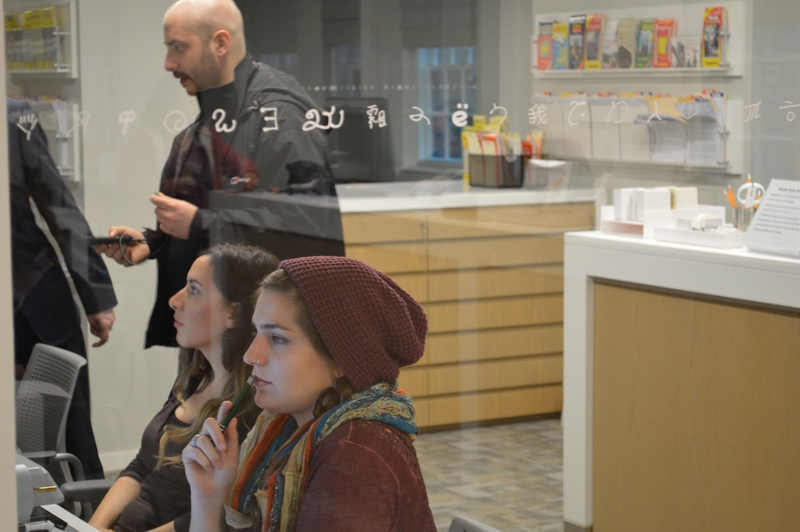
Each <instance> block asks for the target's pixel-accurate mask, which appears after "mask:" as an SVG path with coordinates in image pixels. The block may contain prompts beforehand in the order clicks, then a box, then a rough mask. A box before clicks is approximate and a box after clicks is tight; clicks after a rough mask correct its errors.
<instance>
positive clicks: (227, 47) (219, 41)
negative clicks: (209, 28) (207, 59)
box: [211, 30, 231, 57]
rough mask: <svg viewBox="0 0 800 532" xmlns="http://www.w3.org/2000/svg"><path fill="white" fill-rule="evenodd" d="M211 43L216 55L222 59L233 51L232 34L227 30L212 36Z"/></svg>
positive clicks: (218, 31)
mask: <svg viewBox="0 0 800 532" xmlns="http://www.w3.org/2000/svg"><path fill="white" fill-rule="evenodd" d="M211 43H212V45H213V47H214V55H216V56H217V57H221V56H223V55H226V54H227V53H228V52H230V51H231V34H230V33H228V32H227V31H225V30H217V31H216V32H215V33H214V35H212V36H211Z"/></svg>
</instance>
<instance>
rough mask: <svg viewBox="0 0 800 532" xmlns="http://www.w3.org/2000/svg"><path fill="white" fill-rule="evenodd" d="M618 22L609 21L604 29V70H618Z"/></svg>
mask: <svg viewBox="0 0 800 532" xmlns="http://www.w3.org/2000/svg"><path fill="white" fill-rule="evenodd" d="M618 26H619V21H618V20H609V21H607V22H606V27H605V28H604V29H603V68H617V67H618V64H617V57H618V52H619V48H618V46H617V27H618Z"/></svg>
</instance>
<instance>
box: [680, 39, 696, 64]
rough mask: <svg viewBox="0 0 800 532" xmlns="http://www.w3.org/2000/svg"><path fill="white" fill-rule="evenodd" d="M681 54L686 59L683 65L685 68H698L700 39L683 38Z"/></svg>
mask: <svg viewBox="0 0 800 532" xmlns="http://www.w3.org/2000/svg"><path fill="white" fill-rule="evenodd" d="M681 43H683V53H684V55H685V57H686V62H685V64H684V65H683V66H684V67H686V68H697V67H699V66H700V38H699V37H683V38H681Z"/></svg>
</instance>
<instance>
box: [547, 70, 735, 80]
mask: <svg viewBox="0 0 800 532" xmlns="http://www.w3.org/2000/svg"><path fill="white" fill-rule="evenodd" d="M531 72H533V77H535V78H536V79H571V80H574V79H649V78H659V79H663V78H673V79H686V78H703V79H709V78H714V79H720V78H723V79H724V78H729V79H739V78H741V77H742V74H739V73H737V72H736V71H735V70H734V69H733V68H731V67H728V68H616V69H603V70H538V69H533V70H532V71H531Z"/></svg>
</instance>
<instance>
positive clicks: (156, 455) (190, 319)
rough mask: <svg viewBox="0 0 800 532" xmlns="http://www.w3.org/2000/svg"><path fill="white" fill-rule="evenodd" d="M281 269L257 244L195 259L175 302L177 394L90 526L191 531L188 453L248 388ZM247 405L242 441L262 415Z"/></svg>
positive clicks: (152, 424) (242, 413)
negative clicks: (262, 290) (269, 295)
mask: <svg viewBox="0 0 800 532" xmlns="http://www.w3.org/2000/svg"><path fill="white" fill-rule="evenodd" d="M277 266H278V259H277V258H276V257H275V256H274V255H272V254H270V253H267V252H266V251H263V250H261V249H258V248H255V247H249V246H235V245H221V246H217V247H214V248H211V249H210V250H208V251H207V252H206V253H204V254H203V255H202V256H200V257H198V258H197V260H195V262H194V264H193V265H192V268H191V270H189V274H188V276H187V280H186V287H185V288H183V290H181V291H180V292H178V293H177V294H175V295H174V296H173V297H172V298H171V299H170V306H171V307H172V310H173V312H174V314H175V327H176V328H177V340H178V343H179V344H180V345H181V346H182V349H181V352H180V355H179V362H178V377H177V379H176V380H175V384H174V385H173V388H172V393H171V394H170V397H169V399H168V400H167V402H166V403H165V404H164V407H163V408H162V409H161V411H160V412H159V413H158V414H156V416H155V417H154V418H153V420H152V421H151V422H150V424H149V425H148V426H147V428H146V429H145V431H144V434H143V435H142V446H141V449H140V450H139V453H138V455H137V456H136V458H135V459H134V460H133V461H132V462H131V463H130V465H128V467H127V468H125V469H124V470H123V471H122V473H120V476H119V478H118V479H117V480H116V482H114V485H113V486H112V488H111V490H109V492H108V494H106V496H105V498H104V499H103V501H102V502H101V503H100V505H99V506H98V507H97V511H96V512H95V513H94V515H93V516H92V518H91V520H90V524H92V525H94V526H95V527H96V528H100V529H103V530H105V529H110V528H113V529H114V530H115V531H121V532H131V531H136V532H144V531H149V530H154V529H155V530H158V531H159V532H169V531H177V532H180V531H186V530H189V518H190V513H189V510H190V502H191V499H190V491H189V483H188V482H187V480H186V473H185V471H184V468H183V464H181V451H182V450H183V448H184V447H185V446H186V444H187V443H188V442H189V441H190V440H191V438H192V436H194V435H195V434H196V433H197V432H198V431H199V430H200V429H201V427H202V424H203V422H204V421H205V419H206V418H207V417H208V416H209V415H214V413H216V412H217V410H218V409H219V406H220V404H221V403H222V402H223V401H225V400H231V399H233V398H234V397H236V396H237V395H238V394H239V392H240V391H241V390H242V388H243V387H244V385H245V382H246V381H247V378H248V377H249V375H250V367H249V366H248V365H246V364H245V363H244V361H243V360H242V356H243V355H244V353H245V351H247V348H248V347H249V346H250V343H251V342H252V340H253V336H254V331H253V326H252V323H251V322H252V316H253V308H254V303H255V299H254V297H253V295H254V292H255V291H256V290H257V289H258V285H259V282H260V281H261V280H262V279H263V278H264V276H265V275H267V274H269V273H270V272H273V271H275V269H276V268H277ZM251 397H252V395H251ZM245 406H246V407H245V408H242V409H240V411H239V415H238V417H239V419H240V421H239V429H240V431H239V434H240V436H241V439H244V436H245V435H246V433H247V429H248V428H249V427H252V426H253V425H254V423H255V420H256V418H257V417H258V415H259V413H260V409H259V408H258V407H256V405H255V404H253V402H252V400H250V401H248V403H247V404H246V405H245ZM233 437H234V438H236V437H237V435H236V433H233Z"/></svg>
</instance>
